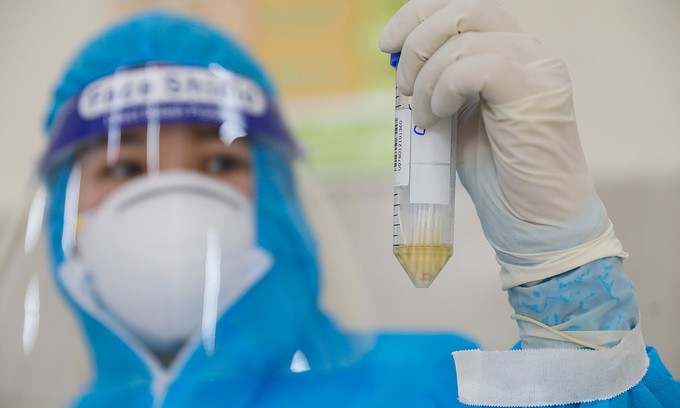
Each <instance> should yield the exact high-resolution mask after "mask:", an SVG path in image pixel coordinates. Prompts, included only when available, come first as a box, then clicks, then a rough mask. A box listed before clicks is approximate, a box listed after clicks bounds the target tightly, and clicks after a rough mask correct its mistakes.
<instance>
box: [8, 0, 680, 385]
mask: <svg viewBox="0 0 680 408" xmlns="http://www.w3.org/2000/svg"><path fill="white" fill-rule="evenodd" d="M402 3H403V1H395V0H371V1H363V0H343V1H337V0H230V1H223V0H194V1H192V0H184V1H172V0H165V1H161V0H146V1H145V0H119V1H115V0H56V1H50V2H44V1H39V0H24V1H21V2H18V1H11V0H0V4H1V8H0V53H1V54H0V55H4V57H3V58H2V60H3V62H2V64H1V65H0V77H1V78H2V80H1V81H0V95H1V97H0V228H2V229H8V228H10V226H12V225H13V224H14V223H15V221H16V220H13V218H12V216H11V215H10V214H16V213H17V211H20V210H21V208H20V207H22V206H24V205H25V203H26V201H25V200H22V197H24V196H25V194H26V191H27V190H26V189H27V188H28V187H27V186H28V185H29V184H30V180H31V177H32V169H33V168H32V166H33V163H34V161H35V159H36V157H37V155H38V154H39V152H40V149H41V147H42V144H43V132H42V119H43V114H44V112H45V110H46V108H47V105H48V103H49V100H50V95H51V90H52V86H53V85H54V84H55V83H56V82H57V81H58V79H59V75H60V73H61V69H62V68H63V66H64V65H65V64H66V62H67V61H68V59H69V58H70V56H71V55H73V54H74V53H75V52H76V51H77V49H78V48H79V47H80V46H81V44H82V43H83V41H85V39H87V38H88V37H89V36H91V35H92V34H94V33H95V32H98V31H99V30H100V29H101V28H102V27H104V26H105V25H107V24H108V23H110V22H112V21H115V20H117V19H119V18H122V17H124V16H125V15H127V14H128V13H130V12H133V11H137V10H141V9H145V8H149V7H166V8H172V9H176V10H181V11H183V12H186V13H191V14H195V15H199V16H201V17H203V18H205V19H207V20H209V21H211V22H212V23H214V24H217V25H219V26H220V27H222V28H223V29H225V30H226V31H228V32H231V33H233V34H236V35H237V36H238V37H240V38H241V39H242V41H243V42H244V43H245V45H247V46H248V47H249V48H251V49H252V50H253V51H254V53H255V54H256V55H257V56H258V57H259V58H260V60H261V61H262V62H263V64H264V65H265V66H266V67H267V68H268V70H269V71H270V72H271V74H272V76H273V77H274V79H275V81H276V82H277V83H278V85H279V91H280V99H281V102H282V105H283V107H284V111H285V114H286V116H287V118H288V122H289V123H290V125H291V127H292V128H293V130H294V133H296V134H297V135H298V136H299V138H300V139H301V140H302V142H303V144H304V146H305V147H306V149H307V151H308V158H307V160H306V162H305V163H304V164H303V167H304V171H303V174H304V176H303V186H304V189H303V194H304V195H305V196H306V197H307V203H308V206H309V208H310V212H311V214H312V215H311V216H312V219H313V222H314V225H315V227H316V231H317V235H319V237H320V238H321V240H322V247H321V249H322V254H323V256H324V262H325V263H326V265H328V266H329V268H332V269H334V270H335V271H336V273H339V274H342V273H344V271H346V270H347V268H351V269H352V270H353V271H360V273H361V276H362V278H363V279H364V280H365V285H366V286H365V288H366V293H367V294H368V296H369V298H370V301H371V303H372V309H373V311H372V319H373V320H374V322H375V324H376V325H377V326H378V327H381V328H384V329H395V328H404V327H407V328H412V329H425V328H429V329H431V328H435V329H438V330H446V331H462V332H465V333H467V334H468V335H470V336H472V337H473V338H474V339H475V340H477V341H478V342H479V343H480V344H482V345H483V346H484V347H487V348H508V347H511V346H512V345H513V344H514V343H515V342H516V341H517V329H516V327H515V323H514V322H513V321H512V320H511V319H510V318H509V316H510V314H511V309H510V307H509V306H508V305H507V297H506V295H505V293H503V292H502V291H501V290H500V281H499V279H498V270H499V268H498V266H497V265H496V263H495V260H494V255H493V252H492V251H491V249H490V248H489V247H488V245H487V244H486V241H485V240H484V239H483V236H482V233H481V229H480V226H479V222H478V220H477V218H476V215H475V213H474V208H473V207H472V204H471V202H470V199H469V197H468V196H467V194H466V193H465V192H464V191H463V190H462V189H461V188H459V189H458V192H457V203H456V232H455V253H454V257H453V258H452V260H451V261H450V262H449V264H448V265H447V266H446V268H445V269H444V270H443V271H442V273H441V274H440V275H439V277H438V278H437V280H436V281H435V282H434V284H433V285H432V287H431V288H430V289H427V290H424V289H414V288H413V286H412V284H411V283H410V281H409V279H408V278H407V277H406V275H405V273H404V272H403V271H402V270H401V267H400V266H399V264H398V263H397V262H396V260H395V259H394V257H393V255H392V251H391V218H392V216H391V214H392V213H391V210H392V209H391V205H392V202H391V200H392V179H391V177H392V143H393V129H392V126H393V92H394V91H393V86H394V85H393V82H394V80H393V77H394V73H393V71H392V69H391V68H390V67H389V65H388V63H387V62H388V61H387V57H386V56H385V55H383V54H381V53H380V52H379V51H378V49H377V38H378V34H379V32H380V29H381V28H382V26H383V24H384V23H385V22H386V21H387V20H388V19H389V17H390V16H391V15H392V13H394V11H396V10H397V9H398V8H399V7H400V5H401V4H402ZM501 3H502V4H503V5H504V6H506V8H507V9H509V10H510V12H511V13H513V14H514V15H515V16H516V17H517V18H518V20H519V21H520V24H521V26H522V27H523V28H524V29H525V30H526V31H528V32H530V33H533V34H535V35H536V36H537V37H538V38H539V39H541V41H542V42H543V43H544V44H545V45H546V46H547V47H548V48H549V49H550V50H552V51H553V52H554V53H555V54H557V55H559V56H560V57H561V58H563V59H564V60H565V61H566V63H567V65H568V67H569V69H570V72H571V75H572V79H573V84H574V94H575V103H576V111H577V115H578V118H579V129H580V132H581V137H582V143H583V146H584V150H585V152H586V156H587V158H588V162H589V164H590V167H591V170H592V172H593V175H594V178H595V180H596V184H597V186H598V189H599V191H600V193H601V196H602V198H603V200H604V201H605V204H606V205H607V208H608V210H609V213H610V217H611V218H612V220H613V221H614V224H615V226H616V231H617V234H618V236H619V237H620V238H621V240H622V242H623V244H624V248H625V250H626V251H627V252H629V253H630V258H629V259H628V260H627V261H626V270H627V271H628V273H629V274H630V275H631V277H632V279H633V282H634V284H635V285H636V287H637V289H638V296H639V301H640V305H641V309H642V317H643V319H642V321H643V327H644V332H645V337H646V341H647V343H648V344H650V345H654V346H656V347H657V348H658V349H659V350H660V353H661V356H662V357H663V358H664V360H665V362H666V363H667V365H668V366H669V368H670V370H671V372H672V373H673V374H674V375H675V376H676V377H680V347H678V345H677V344H678V340H677V339H678V338H680V318H679V317H678V316H679V314H680V296H679V295H678V292H680V251H678V245H679V244H680V238H679V237H680V209H679V207H678V203H679V202H680V137H679V136H680V135H679V134H678V124H677V117H678V115H679V113H680V78H679V74H678V73H679V72H680V51H679V48H678V46H677V40H678V38H680V26H679V25H678V21H680V2H678V1H676V0H651V1H646V2H638V1H634V0H600V1H597V2H593V1H589V0H572V1H569V2H563V1H557V0H543V1H540V2H539V1H531V0H502V1H501ZM0 253H1V252H0ZM0 261H2V260H0ZM0 263H1V262H0ZM3 284H9V283H8V282H7V281H6V280H5V281H3V276H0V285H3ZM2 330H3V329H2V328H0V333H2ZM0 335H2V334H0ZM0 364H2V362H0Z"/></svg>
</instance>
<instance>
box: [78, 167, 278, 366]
mask: <svg viewBox="0 0 680 408" xmlns="http://www.w3.org/2000/svg"><path fill="white" fill-rule="evenodd" d="M79 218H80V220H79V228H78V234H77V244H76V253H75V258H76V259H75V260H76V261H77V263H79V264H80V267H81V268H82V269H83V270H84V272H85V274H86V275H87V277H88V280H89V287H90V291H91V293H92V297H93V298H94V299H95V301H96V303H98V304H99V305H100V306H101V308H102V309H103V310H104V311H106V312H108V313H109V314H110V315H111V316H112V317H113V319H114V320H115V321H118V322H119V323H120V324H122V326H124V327H125V328H126V329H127V330H129V331H130V332H131V333H132V334H133V335H135V336H136V337H137V338H138V339H140V340H142V341H143V342H144V343H145V344H146V345H147V346H148V347H150V348H151V349H152V350H153V351H155V352H158V353H172V352H176V351H177V350H178V349H179V347H180V346H181V345H182V344H183V343H185V342H186V340H187V339H189V338H190V337H192V336H194V335H198V334H199V333H200V334H201V336H202V337H204V338H205V337H206V336H208V337H209V335H210V331H211V330H214V326H215V323H216V321H217V319H218V318H219V316H220V315H221V314H222V313H223V312H224V311H225V310H226V309H227V308H229V307H230V306H231V305H233V304H234V303H235V302H237V301H238V300H239V299H240V298H241V296H243V295H244V294H245V293H246V292H247V291H248V290H249V289H250V288H251V287H252V286H253V285H254V284H255V283H257V282H258V281H259V280H260V279H261V278H262V276H263V275H264V274H265V273H266V272H267V271H268V270H269V268H270V266H271V263H272V260H271V256H270V255H269V254H268V253H267V252H265V251H264V250H262V249H261V248H258V247H257V246H256V244H255V236H254V219H253V205H252V202H251V200H250V199H248V198H247V197H246V196H245V195H243V194H242V193H241V192H239V191H238V190H236V189H235V188H233V187H231V186H230V185H228V184H226V183H223V182H220V181H217V180H214V179H211V178H209V177H206V176H202V175H200V174H197V173H191V172H184V171H169V172H160V173H157V174H152V175H148V176H143V177H139V178H137V179H133V180H130V181H129V182H127V183H125V184H124V185H122V186H120V187H119V188H118V189H116V190H115V191H113V192H112V193H111V194H110V195H109V197H107V198H106V199H105V201H103V202H102V203H101V204H100V205H99V206H98V207H97V208H96V209H94V210H92V211H89V212H87V213H84V214H80V216H79ZM211 328H212V329H211ZM212 333H213V334H214V331H213V332H212Z"/></svg>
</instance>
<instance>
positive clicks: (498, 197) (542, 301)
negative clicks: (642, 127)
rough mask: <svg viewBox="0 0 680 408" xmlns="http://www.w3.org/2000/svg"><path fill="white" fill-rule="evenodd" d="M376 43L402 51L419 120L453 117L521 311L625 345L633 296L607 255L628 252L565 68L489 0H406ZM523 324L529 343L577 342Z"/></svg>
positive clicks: (482, 213) (464, 161) (401, 72)
mask: <svg viewBox="0 0 680 408" xmlns="http://www.w3.org/2000/svg"><path fill="white" fill-rule="evenodd" d="M379 45H380V49H381V50H382V51H384V52H387V53H394V52H398V51H401V57H400V61H399V65H398V67H397V87H398V88H399V90H400V92H401V93H403V94H405V95H412V98H411V106H412V109H413V112H412V115H413V119H414V121H415V122H416V124H418V125H419V126H421V127H428V126H431V125H432V124H434V123H435V122H436V121H437V120H438V119H439V118H444V117H447V116H450V115H454V114H456V112H457V115H458V147H457V151H458V153H457V155H458V157H457V159H458V163H457V170H458V175H459V177H460V179H461V182H462V183H463V185H464V186H465V188H466V189H467V191H468V192H469V194H470V196H471V197H472V200H473V202H474V204H475V208H476V210H477V214H478V215H479V218H480V220H481V224H482V228H483V230H484V234H485V236H486V238H487V239H488V241H489V242H490V244H491V245H492V246H493V248H494V249H495V251H496V255H497V260H498V262H499V264H500V265H501V281H502V286H503V289H505V290H508V293H509V298H510V303H511V304H512V305H513V307H514V308H515V310H516V312H517V313H518V314H520V315H523V316H528V317H531V318H533V319H534V320H536V321H538V322H540V323H543V324H545V325H547V326H552V328H554V329H556V330H558V331H560V332H564V331H570V332H571V333H572V334H573V336H572V337H576V338H577V339H578V338H579V337H580V340H584V341H586V342H587V343H588V344H595V345H596V346H599V345H605V346H611V345H614V344H616V343H618V341H619V340H620V339H621V338H622V337H623V336H624V335H625V334H626V333H627V332H628V331H629V330H630V329H631V328H633V327H634V326H635V325H636V324H637V319H638V309H637V302H636V300H635V293H634V290H633V288H632V285H631V284H630V281H629V279H628V277H627V276H626V275H625V273H624V271H623V267H622V263H621V262H620V260H617V258H607V257H617V256H618V257H625V256H627V255H626V254H625V253H624V252H623V251H622V247H621V244H620V242H619V240H618V239H617V238H616V236H615V235H614V232H613V228H612V224H611V222H610V221H609V218H608V216H607V212H606V210H605V208H604V205H603V204H602V202H601V200H600V198H599V197H598V195H597V193H596V191H595V188H594V186H593V182H592V180H591V176H590V173H589V171H588V167H587V165H586V160H585V157H584V154H583V151H582V149H581V144H580V140H579V135H578V131H577V127H576V117H575V114H574V107H573V101H572V92H571V80H570V78H569V74H568V72H567V69H566V67H565V64H564V63H563V62H562V61H561V60H560V59H559V58H557V57H555V56H554V55H552V54H551V53H550V52H549V51H548V50H546V49H545V48H544V47H543V45H542V44H541V43H540V42H539V41H538V40H537V39H536V38H534V37H533V36H531V35H529V34H526V33H523V32H522V31H521V30H520V28H519V26H518V24H517V22H516V21H515V19H514V18H513V17H512V16H511V15H510V14H508V13H507V12H506V11H505V10H503V9H502V8H501V7H500V6H499V5H498V4H497V3H496V2H494V1H491V0H476V1H475V0H413V1H410V2H409V3H407V4H406V5H404V6H403V7H402V8H401V9H400V10H399V11H398V12H397V13H396V14H395V15H394V17H392V19H391V20H390V21H389V22H388V23H387V25H386V27H385V28H384V29H383V32H382V34H381V36H380V44H379ZM603 258H606V259H603ZM550 278H553V279H550ZM520 317H521V316H520ZM540 323H539V324H540ZM519 325H520V336H521V337H522V343H523V347H529V348H534V347H555V346H556V347H574V346H576V347H580V345H579V344H578V343H576V344H574V343H572V341H571V340H568V341H565V340H563V339H561V338H560V337H558V336H555V335H553V334H552V333H550V332H548V331H547V330H546V329H545V328H544V327H543V328H542V327H538V326H536V325H534V324H531V323H527V322H523V321H521V322H519ZM605 331H606V333H605Z"/></svg>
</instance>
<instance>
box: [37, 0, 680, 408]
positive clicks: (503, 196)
mask: <svg viewBox="0 0 680 408" xmlns="http://www.w3.org/2000/svg"><path fill="white" fill-rule="evenodd" d="M380 48H381V49H382V51H384V52H387V53H396V52H401V59H400V62H399V66H398V70H397V78H398V85H399V87H400V89H401V90H402V92H404V93H406V94H413V101H414V102H413V115H414V119H415V121H416V123H418V124H419V125H421V126H423V127H427V126H429V125H431V124H432V123H434V121H436V120H437V118H441V117H448V116H451V115H454V114H457V115H458V117H459V141H458V143H459V145H458V151H459V153H458V159H459V162H460V165H459V174H460V178H461V180H462V182H463V184H464V186H465V188H466V189H467V190H468V192H469V193H470V195H471V197H472V199H473V201H474V203H475V207H476V209H477V213H478V215H479V218H480V220H481V223H482V226H483V229H484V232H485V235H486V237H487V239H488V240H489V242H490V244H491V245H492V246H493V248H494V249H495V250H496V253H497V258H498V262H499V264H500V266H501V279H502V282H503V286H504V289H505V290H507V291H508V294H509V298H510V302H511V304H512V306H513V307H514V309H515V311H516V315H515V318H516V319H518V321H519V324H520V335H521V348H522V350H516V351H504V352H482V351H475V350H474V349H475V347H476V346H475V345H474V344H473V343H472V342H470V341H469V340H466V339H465V338H463V337H460V336H456V335H446V334H434V333H433V334H429V335H428V334H421V335H409V334H374V333H362V332H349V331H347V330H345V329H343V328H342V327H341V326H340V325H339V324H337V322H336V321H335V320H334V319H333V317H332V316H330V315H329V314H327V313H326V312H325V310H323V309H322V308H321V306H320V304H319V303H320V302H319V291H320V287H321V286H322V285H323V282H322V281H321V277H322V274H321V271H320V269H319V267H318V264H317V258H316V250H315V244H314V240H313V237H312V235H311V232H310V230H309V228H308V226H307V224H306V221H305V218H304V214H303V213H302V211H301V208H300V204H299V202H298V198H297V195H296V188H295V181H294V179H293V175H292V170H291V164H292V162H293V161H294V160H295V159H296V158H297V157H299V155H300V148H299V146H298V145H297V144H296V142H295V140H294V138H293V137H292V136H291V135H290V133H289V132H288V130H287V128H286V126H285V124H284V123H283V121H282V118H281V115H280V113H279V111H278V108H277V105H276V94H275V90H274V86H273V84H272V83H271V81H270V80H269V79H268V77H267V75H266V74H265V72H264V71H263V70H262V69H261V68H260V67H259V66H258V65H257V63H256V62H255V60H254V59H253V58H252V57H251V56H250V55H249V54H248V53H247V52H246V51H245V50H244V49H243V48H241V47H240V46H239V45H238V44H237V43H236V42H235V41H234V40H233V39H231V38H229V37H228V36H226V35H224V34H222V33H220V32H219V31H218V30H215V29H214V28H212V27H210V26H208V25H206V24H204V23H202V22H199V21H196V20H194V19H190V18H186V17H182V16H178V15H174V14H170V13H165V12H146V13H142V14H138V15H135V16H132V17H130V18H129V19H127V20H125V21H123V22H120V23H119V24H116V25H114V26H113V27H111V28H110V29H108V30H107V31H105V32H104V33H102V34H100V35H99V36H97V37H96V38H94V39H93V40H92V41H90V42H89V43H88V44H86V45H85V47H84V48H83V49H82V50H81V52H80V53H78V55H76V56H75V58H74V59H73V60H72V61H71V62H70V63H69V65H68V67H67V69H66V71H65V73H64V75H63V77H62V78H61V81H60V83H59V85H58V86H57V88H56V91H55V93H54V97H53V99H52V104H51V109H50V112H49V115H48V118H47V121H46V129H47V133H48V135H49V144H48V147H47V149H46V152H45V154H44V156H43V158H42V160H41V162H40V171H41V174H42V177H43V179H44V181H45V183H46V186H47V189H48V201H47V213H46V217H47V218H46V223H47V228H48V235H49V237H48V245H49V248H50V252H51V261H52V267H53V268H52V269H53V279H54V282H56V284H57V286H58V287H59V290H60V292H61V294H62V295H63V298H64V299H65V301H66V302H67V303H68V304H69V306H70V309H71V310H72V313H73V314H74V315H75V316H76V318H77V320H78V322H79V324H80V328H81V330H82V334H83V337H84V339H85V341H86V344H87V345H88V347H89V352H90V357H91V361H92V372H93V375H92V380H91V381H90V382H89V383H88V384H87V386H86V387H85V389H83V390H82V391H81V392H80V393H79V394H78V395H77V396H75V397H74V399H73V401H72V406H76V407H204V406H205V407H214V406H229V407H287V406H295V407H305V406H310V407H312V406H313V407H388V406H389V407H428V406H432V407H451V406H459V405H461V403H464V404H471V405H481V406H554V405H566V406H584V407H585V406H592V407H600V406H606V407H610V406H611V407H634V406H644V407H677V406H680V389H679V388H678V384H677V383H676V382H675V381H674V380H673V378H672V377H671V375H670V373H669V372H668V371H667V370H666V369H665V367H664V366H663V363H662V362H661V360H660V358H659V357H658V355H657V354H656V352H655V350H654V349H653V348H647V349H646V348H645V344H644V340H643V337H642V332H641V327H642V325H641V321H640V318H639V314H638V308H637V303H636V300H635V293H634V290H633V287H632V285H631V283H630V281H629V279H628V278H627V276H626V275H625V273H624V271H623V264H622V260H623V258H625V256H626V254H625V253H624V252H623V250H622V248H621V244H620V243H619V241H618V240H617V239H616V236H615V235H614V231H613V227H612V225H611V222H610V221H609V219H608V217H607V214H606V211H605V209H604V207H603V205H602V202H601V201H600V199H599V198H598V196H597V194H596V192H595V190H594V188H593V185H592V181H591V178H590V175H589V173H588V169H587V167H586V164H585V159H584V156H583V153H582V151H581V147H580V143H579V137H578V133H577V131H576V121H575V117H574V112H573V106H572V99H571V86H570V80H569V76H568V74H567V71H566V68H565V67H564V64H563V63H562V62H561V61H560V60H559V59H558V58H556V57H555V56H553V55H551V54H550V53H549V52H548V51H547V50H545V49H544V48H543V47H542V45H541V44H540V43H539V42H538V41H537V40H536V39H535V38H533V37H532V36H530V35H528V34H526V33H523V32H522V31H521V30H520V29H519V27H518V25H517V23H516V22H515V20H514V19H513V18H512V17H511V16H510V15H509V14H507V12H506V11H504V10H503V9H501V8H500V7H499V6H498V5H497V4H496V3H494V2H491V1H487V0H478V1H450V2H449V1H442V0H422V1H412V2H409V3H407V4H406V5H405V6H404V7H403V8H402V9H401V10H399V12H397V13H396V14H395V16H394V17H393V18H392V20H390V22H389V23H388V24H387V26H386V27H385V29H384V31H383V33H382V35H381V37H380ZM451 352H456V353H455V354H454V359H455V364H454V359H452V358H451ZM569 404H571V405H569Z"/></svg>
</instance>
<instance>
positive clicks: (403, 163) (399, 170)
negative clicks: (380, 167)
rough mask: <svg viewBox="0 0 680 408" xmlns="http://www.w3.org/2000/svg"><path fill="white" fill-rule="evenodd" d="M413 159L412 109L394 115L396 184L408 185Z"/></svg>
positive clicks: (397, 185)
mask: <svg viewBox="0 0 680 408" xmlns="http://www.w3.org/2000/svg"><path fill="white" fill-rule="evenodd" d="M410 161H411V111H410V110H408V109H400V110H398V111H396V112H395V115H394V186H395V187H401V186H408V184H409V173H410V171H409V169H410Z"/></svg>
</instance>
